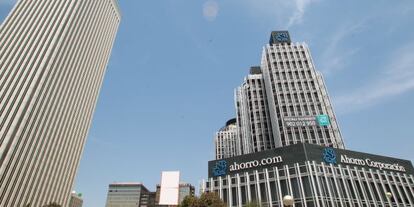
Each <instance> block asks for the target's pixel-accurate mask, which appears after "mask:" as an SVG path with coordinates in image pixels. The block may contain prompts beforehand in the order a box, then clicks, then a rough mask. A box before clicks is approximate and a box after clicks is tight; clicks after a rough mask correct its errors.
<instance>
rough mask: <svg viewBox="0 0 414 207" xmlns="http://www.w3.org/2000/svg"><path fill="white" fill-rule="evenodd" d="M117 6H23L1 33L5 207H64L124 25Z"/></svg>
mask: <svg viewBox="0 0 414 207" xmlns="http://www.w3.org/2000/svg"><path fill="white" fill-rule="evenodd" d="M120 18H121V17H120V11H119V8H118V5H117V2H116V0H100V1H90V0H53V1H32V0H20V1H18V3H17V4H16V6H15V7H14V8H13V10H12V11H11V13H10V14H9V15H8V16H7V18H6V19H5V21H4V22H3V24H2V25H1V27H0V117H1V118H0V206H4V207H9V206H10V207H11V206H13V207H14V206H25V205H27V204H30V206H42V205H44V204H48V203H51V202H56V203H58V204H60V205H62V206H67V205H68V202H69V198H70V192H71V189H72V186H73V181H74V178H75V175H76V171H77V168H78V165H79V160H80V156H81V154H82V151H83V147H84V144H85V141H86V136H87V133H88V130H89V126H90V124H91V120H92V115H93V112H94V109H95V105H96V101H97V98H98V95H99V90H100V88H101V84H102V80H103V77H104V73H105V69H106V66H107V63H108V60H109V56H110V53H111V49H112V45H113V42H114V39H115V36H116V33H117V29H118V26H119V22H120Z"/></svg>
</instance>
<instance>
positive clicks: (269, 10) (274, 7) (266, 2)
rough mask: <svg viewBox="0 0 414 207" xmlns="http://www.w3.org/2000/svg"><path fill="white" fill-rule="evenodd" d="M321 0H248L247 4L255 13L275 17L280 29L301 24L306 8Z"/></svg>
mask: <svg viewBox="0 0 414 207" xmlns="http://www.w3.org/2000/svg"><path fill="white" fill-rule="evenodd" d="M319 1H320V0H260V1H258V0H248V1H242V2H246V6H247V8H248V9H249V10H251V11H252V13H253V14H254V15H268V16H271V17H272V18H274V19H275V22H276V23H277V24H278V25H279V26H278V27H279V28H280V29H289V28H290V27H292V26H294V25H298V24H301V23H302V22H303V20H304V16H305V13H306V10H307V9H308V7H309V5H311V4H312V3H316V2H319Z"/></svg>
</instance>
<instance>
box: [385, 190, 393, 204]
mask: <svg viewBox="0 0 414 207" xmlns="http://www.w3.org/2000/svg"><path fill="white" fill-rule="evenodd" d="M385 196H386V197H387V199H388V203H389V204H390V206H391V205H392V203H391V198H392V193H390V192H386V193H385Z"/></svg>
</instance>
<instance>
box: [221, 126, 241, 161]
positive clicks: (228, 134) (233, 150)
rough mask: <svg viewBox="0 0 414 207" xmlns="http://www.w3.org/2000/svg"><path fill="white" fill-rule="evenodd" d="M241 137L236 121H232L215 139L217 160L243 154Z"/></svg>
mask: <svg viewBox="0 0 414 207" xmlns="http://www.w3.org/2000/svg"><path fill="white" fill-rule="evenodd" d="M238 139H239V136H238V131H237V126H236V119H230V120H229V121H227V122H226V126H224V127H222V128H221V129H220V130H219V131H218V132H217V133H216V135H215V137H214V144H215V146H216V159H222V158H228V157H233V156H236V155H240V154H241V152H240V151H241V150H240V148H239V145H238V144H239V142H238Z"/></svg>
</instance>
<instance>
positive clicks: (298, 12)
mask: <svg viewBox="0 0 414 207" xmlns="http://www.w3.org/2000/svg"><path fill="white" fill-rule="evenodd" d="M294 2H295V7H294V10H295V11H294V13H293V15H292V16H291V17H290V18H289V22H288V24H287V26H286V27H287V28H289V27H291V26H293V25H295V24H300V23H302V21H303V16H304V15H305V11H306V8H307V7H308V6H309V5H310V4H311V3H312V2H315V0H295V1H294Z"/></svg>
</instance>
